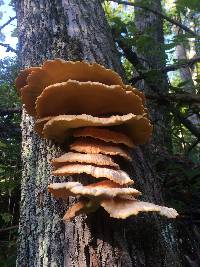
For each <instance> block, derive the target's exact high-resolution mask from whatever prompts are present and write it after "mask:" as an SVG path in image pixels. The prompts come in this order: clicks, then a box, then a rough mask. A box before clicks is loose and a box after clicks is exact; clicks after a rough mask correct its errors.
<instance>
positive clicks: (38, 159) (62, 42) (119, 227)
mask: <svg viewBox="0 0 200 267" xmlns="http://www.w3.org/2000/svg"><path fill="white" fill-rule="evenodd" d="M16 10H17V19H18V31H19V51H20V55H19V56H20V57H19V58H20V63H21V67H25V66H26V67H27V66H30V65H31V66H33V65H38V64H41V63H42V62H43V61H44V60H46V59H52V58H56V57H60V58H63V59H70V60H81V59H84V60H88V61H90V62H92V61H96V62H98V63H101V64H103V65H105V66H106V67H109V68H113V69H115V70H116V71H118V72H119V73H120V74H122V69H121V66H120V60H119V56H118V54H117V51H116V48H115V46H114V42H113V40H112V38H111V33H110V29H109V28H108V24H107V22H106V19H105V15H104V12H103V9H102V7H101V3H100V1H97V0H96V1H95V0H90V1H86V0H62V1H61V0H51V1H47V0H46V1H41V0H32V1H31V0H29V1H25V0H18V1H17V4H16ZM33 123H34V121H33V119H32V118H30V117H29V116H28V115H27V114H26V112H25V111H24V112H23V116H22V133H23V142H22V158H23V179H22V197H21V219H20V230H19V246H18V259H17V266H18V267H25V266H26V267H39V266H52V267H57V266H58V267H63V266H67V267H72V266H73V267H78V266H80V267H89V266H91V267H92V266H93V267H94V266H95V267H97V266H105V267H107V266H109V267H110V266H112V267H115V266H126V267H130V266H135V267H136V266H137V267H140V266H148V267H150V266H153V267H157V266H168V267H172V266H181V263H180V260H179V256H178V250H177V241H176V235H175V231H174V228H173V226H172V223H171V222H170V221H167V220H164V219H163V218H159V217H157V216H154V215H151V216H149V215H140V216H138V217H133V218H129V219H127V220H114V219H111V218H109V217H108V215H107V214H105V212H104V211H103V210H98V211H97V212H95V213H94V214H91V215H88V216H87V217H86V216H84V215H83V216H79V217H77V218H76V219H74V221H73V222H71V223H66V224H65V225H64V223H63V221H62V216H63V212H64V210H65V209H66V205H65V204H64V203H63V202H61V201H57V200H55V199H53V198H52V197H51V196H50V194H48V193H47V185H48V184H49V183H50V182H52V181H53V180H54V181H59V178H55V177H52V176H51V168H50V161H51V159H52V158H53V157H55V156H57V155H60V154H61V153H63V152H62V151H61V149H60V148H58V147H56V146H55V145H53V144H52V143H51V142H47V141H45V140H42V139H40V138H39V137H38V136H37V135H36V133H34V131H33ZM133 157H134V161H133V163H132V165H131V166H130V165H127V166H126V165H125V164H124V168H125V169H126V170H128V171H129V173H131V175H132V176H133V178H134V180H135V181H136V188H138V189H140V190H141V191H143V192H144V197H145V199H148V200H150V201H154V202H155V203H158V204H161V203H162V198H161V192H160V186H159V180H158V178H157V177H156V175H155V173H154V172H153V170H152V168H151V166H150V164H149V162H148V159H145V158H144V155H143V152H142V151H141V150H140V148H137V149H135V150H134V153H133ZM62 181H63V179H62ZM72 201H73V199H70V201H69V202H72Z"/></svg>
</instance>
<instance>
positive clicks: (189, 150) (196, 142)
mask: <svg viewBox="0 0 200 267" xmlns="http://www.w3.org/2000/svg"><path fill="white" fill-rule="evenodd" d="M199 142H200V139H196V140H195V141H194V142H193V143H192V144H191V145H190V146H189V147H188V149H187V153H186V154H189V153H190V152H191V150H192V149H193V148H195V146H196V145H198V144H199Z"/></svg>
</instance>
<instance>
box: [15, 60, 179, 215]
mask: <svg viewBox="0 0 200 267" xmlns="http://www.w3.org/2000/svg"><path fill="white" fill-rule="evenodd" d="M16 87H17V90H18V93H19V95H20V96H21V99H22V102H23V104H24V107H25V109H26V111H27V113H28V114H29V115H31V116H33V117H35V120H36V121H35V131H36V132H37V133H38V134H39V136H40V137H42V138H46V139H49V140H52V141H54V142H56V143H57V144H63V143H65V141H66V139H69V140H70V144H69V146H68V148H67V149H68V151H65V152H67V153H65V154H63V155H62V156H60V157H58V158H55V159H53V160H52V162H51V163H52V168H53V171H52V174H53V175H54V176H63V177H66V176H72V177H77V174H79V177H80V176H81V177H82V179H81V182H78V181H75V182H63V183H52V184H50V185H49V186H48V191H49V192H50V193H51V194H52V195H53V196H54V197H55V198H62V199H64V200H67V199H68V197H70V196H73V197H78V201H77V203H75V204H73V205H72V206H71V207H70V208H69V209H68V210H67V212H66V214H65V215H64V220H72V219H73V218H74V217H75V216H77V215H79V214H81V213H86V214H89V213H90V212H94V211H96V210H97V209H98V208H99V207H103V208H104V209H105V210H106V211H107V212H108V214H109V215H110V216H111V217H113V218H120V219H125V218H127V217H129V216H131V215H137V214H138V213H139V212H152V211H155V212H158V213H159V214H160V215H164V216H166V217H168V218H175V217H176V216H177V215H178V213H177V212H176V210H174V209H172V208H167V207H163V206H159V205H155V204H153V203H148V202H144V201H140V200H139V199H138V197H139V196H140V195H141V192H139V191H138V190H137V189H135V188H132V187H130V186H129V185H132V184H133V183H134V181H133V179H132V178H131V177H129V175H128V174H127V173H126V172H125V171H123V170H121V167H120V164H119V162H120V161H119V160H118V159H119V158H120V157H121V158H123V159H124V160H127V161H131V156H130V150H131V149H134V147H135V146H137V145H139V144H145V143H146V142H148V141H149V140H150V138H151V134H152V125H151V123H150V121H149V118H148V114H147V113H146V112H147V111H146V108H145V96H144V94H143V93H142V92H140V91H138V90H137V89H135V88H133V87H131V86H130V85H125V84H124V83H123V81H122V79H121V77H120V76H119V75H118V74H117V73H116V72H114V71H112V70H110V69H106V68H105V67H103V66H101V65H99V64H97V63H93V64H89V63H86V62H79V61H78V62H71V61H64V60H61V59H56V60H47V61H46V62H45V63H44V64H43V65H42V66H40V67H31V68H28V69H25V70H22V71H21V72H20V74H19V76H18V77H17V79H16ZM69 137H70V138H69ZM84 177H87V179H84ZM88 181H89V182H88ZM128 186H129V187H128Z"/></svg>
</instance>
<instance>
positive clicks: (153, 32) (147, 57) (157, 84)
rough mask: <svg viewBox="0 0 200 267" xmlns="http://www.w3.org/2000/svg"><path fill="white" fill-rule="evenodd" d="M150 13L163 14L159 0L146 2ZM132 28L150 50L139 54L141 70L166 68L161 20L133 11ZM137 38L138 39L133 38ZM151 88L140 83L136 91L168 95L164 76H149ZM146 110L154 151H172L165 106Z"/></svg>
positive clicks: (155, 104) (139, 1) (156, 104)
mask: <svg viewBox="0 0 200 267" xmlns="http://www.w3.org/2000/svg"><path fill="white" fill-rule="evenodd" d="M135 3H137V4H142V3H143V0H136V1H135ZM148 4H149V6H151V8H152V9H154V10H157V11H159V12H162V8H161V0H150V1H148ZM135 25H136V29H137V31H138V33H139V34H140V35H141V36H146V37H148V39H149V40H148V43H150V44H151V46H150V47H145V49H144V51H143V52H142V53H139V51H138V54H139V57H140V58H141V61H142V63H143V64H144V66H145V67H146V68H147V69H149V70H151V69H161V68H163V67H165V65H166V54H165V50H164V33H163V20H162V18H161V17H159V16H157V15H155V14H153V13H152V12H149V11H147V10H144V9H141V8H135ZM136 38H137V37H136ZM150 83H151V84H153V86H149V84H147V83H144V82H142V83H141V82H140V83H139V84H138V86H139V88H140V89H141V90H143V91H144V92H145V93H146V94H150V95H153V94H155V95H159V94H166V93H168V92H169V86H168V81H167V76H166V74H162V73H155V74H153V73H152V74H151V82H150ZM148 107H149V109H150V114H151V117H152V120H153V121H154V138H153V144H154V146H155V150H156V151H158V150H159V147H167V148H168V149H171V132H170V127H169V124H170V117H169V108H168V107H167V106H165V105H164V103H159V102H155V101H149V102H148Z"/></svg>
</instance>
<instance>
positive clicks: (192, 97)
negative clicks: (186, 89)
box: [146, 93, 200, 104]
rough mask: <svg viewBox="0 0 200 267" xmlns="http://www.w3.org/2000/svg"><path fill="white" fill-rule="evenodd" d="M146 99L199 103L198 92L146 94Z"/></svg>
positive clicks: (199, 95)
mask: <svg viewBox="0 0 200 267" xmlns="http://www.w3.org/2000/svg"><path fill="white" fill-rule="evenodd" d="M146 98H147V99H152V100H157V101H160V102H165V103H166V101H167V102H181V103H187V104H190V103H200V94H186V93H185V94H165V95H148V94H146Z"/></svg>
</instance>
